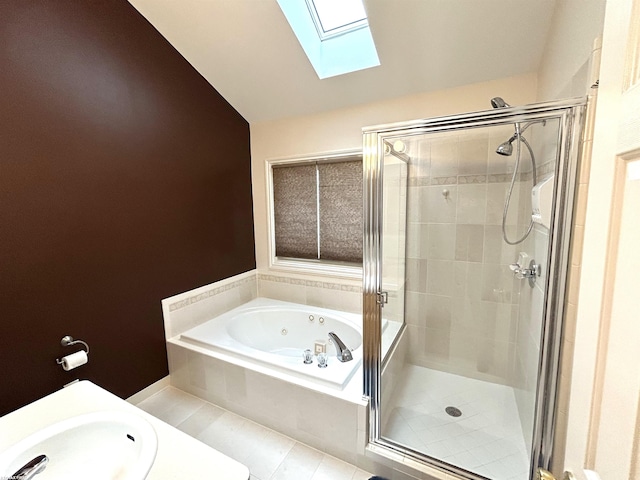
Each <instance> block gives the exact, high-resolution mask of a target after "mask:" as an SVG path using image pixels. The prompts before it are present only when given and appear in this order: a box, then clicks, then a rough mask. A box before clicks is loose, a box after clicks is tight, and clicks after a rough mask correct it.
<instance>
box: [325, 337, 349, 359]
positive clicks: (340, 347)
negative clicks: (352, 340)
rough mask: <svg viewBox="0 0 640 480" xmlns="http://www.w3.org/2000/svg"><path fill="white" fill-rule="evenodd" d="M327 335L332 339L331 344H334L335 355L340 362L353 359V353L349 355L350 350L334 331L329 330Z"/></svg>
mask: <svg viewBox="0 0 640 480" xmlns="http://www.w3.org/2000/svg"><path fill="white" fill-rule="evenodd" d="M329 337H331V340H333V344H334V345H335V346H336V357H338V360H340V361H341V362H348V361H350V360H353V355H351V350H349V349H348V348H347V346H346V345H345V344H344V343H343V342H342V340H340V337H338V335H336V334H335V333H334V332H329Z"/></svg>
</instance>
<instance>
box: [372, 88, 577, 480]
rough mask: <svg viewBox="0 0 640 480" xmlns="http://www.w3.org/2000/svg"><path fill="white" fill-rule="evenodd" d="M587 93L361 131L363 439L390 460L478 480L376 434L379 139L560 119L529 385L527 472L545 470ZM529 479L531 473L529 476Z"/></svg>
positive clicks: (548, 459)
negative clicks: (534, 375) (532, 385)
mask: <svg viewBox="0 0 640 480" xmlns="http://www.w3.org/2000/svg"><path fill="white" fill-rule="evenodd" d="M586 101H587V99H586V98H575V99H568V100H562V101H555V102H546V103H540V104H534V105H528V106H523V107H506V108H500V109H493V110H486V111H481V112H472V113H466V114H460V115H452V116H445V117H438V118H432V119H423V120H416V121H410V122H401V123H394V124H385V125H377V126H372V127H366V128H363V163H364V237H363V244H364V258H363V327H364V334H363V367H364V368H363V382H364V395H365V397H366V398H367V399H368V401H369V426H368V427H369V442H368V446H367V449H368V450H369V451H371V452H374V453H376V454H379V455H382V456H385V457H387V458H389V459H391V460H396V461H398V459H400V461H404V460H405V459H409V460H412V461H413V462H414V465H415V468H418V467H419V468H420V469H421V470H423V471H424V472H427V473H429V472H432V473H433V471H434V469H435V470H436V471H440V472H445V473H448V474H453V475H456V476H459V477H460V478H465V479H472V480H482V479H484V477H481V476H478V475H476V474H473V473H471V472H468V471H466V470H463V469H461V468H458V467H456V466H453V465H450V464H447V463H445V462H443V461H440V460H438V459H435V458H431V457H428V456H426V455H424V454H422V453H420V452H417V451H415V450H412V449H409V448H407V447H405V446H402V445H400V444H398V443H395V442H393V441H390V440H388V439H385V438H382V437H381V428H380V420H381V405H380V393H381V388H380V387H381V386H380V383H381V372H382V367H383V365H382V359H381V318H382V308H383V302H380V295H381V293H382V247H383V245H382V213H383V212H382V209H383V198H382V187H383V175H384V172H383V169H382V162H383V158H384V146H385V142H388V141H389V139H391V138H392V137H395V138H397V137H398V136H401V135H402V136H414V135H422V134H426V133H437V132H446V131H456V130H458V131H460V130H466V129H473V128H478V127H488V126H499V125H513V124H514V123H516V122H518V123H521V124H526V123H527V122H531V121H533V122H538V121H544V120H550V119H558V120H559V131H558V153H557V162H556V171H555V175H556V182H555V193H554V198H555V201H554V210H553V212H552V229H551V231H550V242H549V262H548V265H547V272H546V278H547V286H546V289H545V292H546V294H545V304H544V306H543V325H542V336H541V343H540V359H539V365H538V388H537V390H536V395H537V397H536V403H535V424H534V430H533V431H534V436H533V437H534V438H533V444H532V445H533V447H532V452H531V472H530V473H531V474H533V473H534V471H535V470H536V469H537V468H539V467H542V468H545V469H548V468H549V465H550V462H551V457H552V454H553V437H554V433H555V415H556V399H557V394H558V382H559V367H560V358H561V346H562V330H563V318H564V300H565V297H566V288H567V274H568V267H569V246H570V241H571V227H572V221H573V208H572V207H573V204H574V199H575V191H576V181H577V168H578V158H579V152H580V140H581V135H582V126H583V123H584V115H585V110H586ZM531 478H533V477H531Z"/></svg>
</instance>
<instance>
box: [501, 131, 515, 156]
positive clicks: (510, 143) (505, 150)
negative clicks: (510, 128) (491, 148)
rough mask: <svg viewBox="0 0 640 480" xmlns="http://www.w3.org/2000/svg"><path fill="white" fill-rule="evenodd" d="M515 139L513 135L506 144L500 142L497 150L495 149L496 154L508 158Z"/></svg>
mask: <svg viewBox="0 0 640 480" xmlns="http://www.w3.org/2000/svg"><path fill="white" fill-rule="evenodd" d="M515 139H516V136H515V135H514V136H512V137H511V138H510V139H509V140H507V141H506V142H502V143H501V144H500V145H498V148H496V153H497V154H498V155H504V156H505V157H508V156H510V155H511V154H512V153H513V141H514V140H515Z"/></svg>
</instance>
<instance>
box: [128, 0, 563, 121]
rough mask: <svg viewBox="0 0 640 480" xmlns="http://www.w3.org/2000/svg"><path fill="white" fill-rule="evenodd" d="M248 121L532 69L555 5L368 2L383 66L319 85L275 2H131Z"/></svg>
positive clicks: (540, 0) (548, 0) (464, 0)
mask: <svg viewBox="0 0 640 480" xmlns="http://www.w3.org/2000/svg"><path fill="white" fill-rule="evenodd" d="M129 1H130V3H131V4H132V5H133V6H134V7H135V8H136V9H138V10H139V11H140V12H141V13H142V14H143V15H144V16H145V17H146V18H147V20H149V22H151V24H153V25H154V26H155V28H156V29H158V31H159V32H160V33H161V34H162V35H164V37H165V38H166V39H167V40H168V41H169V42H170V43H171V44H172V45H173V46H174V47H175V48H176V49H177V50H178V51H179V52H180V53H181V54H182V55H183V56H184V57H185V58H186V59H187V60H188V61H189V62H190V63H191V65H193V66H194V67H195V68H196V69H197V70H198V71H199V72H200V73H201V74H202V75H203V77H204V78H206V79H207V80H208V81H209V83H211V85H213V86H214V87H215V88H216V89H217V90H218V91H219V92H220V93H221V94H222V95H223V96H224V97H225V98H226V99H227V101H228V102H229V103H231V105H233V106H234V107H235V108H236V109H237V110H238V111H239V112H240V113H241V114H242V115H243V116H244V117H245V119H247V120H248V121H249V122H250V123H255V122H261V121H267V120H273V119H278V118H284V117H291V116H298V115H306V114H312V113H318V112H321V111H325V110H333V109H336V108H341V107H348V106H352V105H357V104H362V103H369V102H373V101H376V100H383V99H389V98H393V97H400V96H404V95H410V94H415V93H419V92H425V91H433V90H439V89H443V88H450V87H456V86H460V85H466V84H470V83H475V82H482V81H488V80H493V79H498V78H505V77H509V76H514V75H521V74H525V73H531V72H535V71H537V69H538V66H539V64H540V61H541V57H542V53H543V50H544V46H545V40H546V36H547V33H548V31H549V26H550V23H551V18H552V15H553V12H554V8H555V4H556V0H364V3H365V8H366V10H367V13H368V16H369V24H370V27H371V32H372V34H373V38H374V41H375V43H376V47H377V50H378V55H379V57H380V61H381V65H380V66H379V67H375V68H370V69H367V70H363V71H359V72H354V73H350V74H347V75H341V76H338V77H333V78H328V79H324V80H319V79H318V77H317V75H316V73H315V72H314V70H313V67H312V66H311V64H310V63H309V61H308V59H307V57H306V55H305V54H304V51H303V50H302V47H301V46H300V44H299V43H298V40H297V39H296V37H295V36H294V34H293V32H292V31H291V28H290V27H289V24H288V23H287V21H286V19H285V17H284V15H283V14H282V11H281V10H280V7H279V6H278V4H277V2H276V0H179V1H178V0H129Z"/></svg>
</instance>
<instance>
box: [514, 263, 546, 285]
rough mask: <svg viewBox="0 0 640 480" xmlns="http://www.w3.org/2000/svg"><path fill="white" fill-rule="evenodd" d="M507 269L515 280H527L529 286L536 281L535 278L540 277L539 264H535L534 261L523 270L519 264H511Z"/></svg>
mask: <svg viewBox="0 0 640 480" xmlns="http://www.w3.org/2000/svg"><path fill="white" fill-rule="evenodd" d="M509 269H510V270H511V271H512V272H513V274H514V275H515V277H516V278H518V279H520V280H522V279H523V278H527V279H528V280H529V283H530V284H531V286H533V283H535V281H536V277H539V276H540V271H541V270H540V264H536V261H535V260H531V262H529V268H523V267H522V266H521V265H520V264H519V263H512V264H511V265H509Z"/></svg>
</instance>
